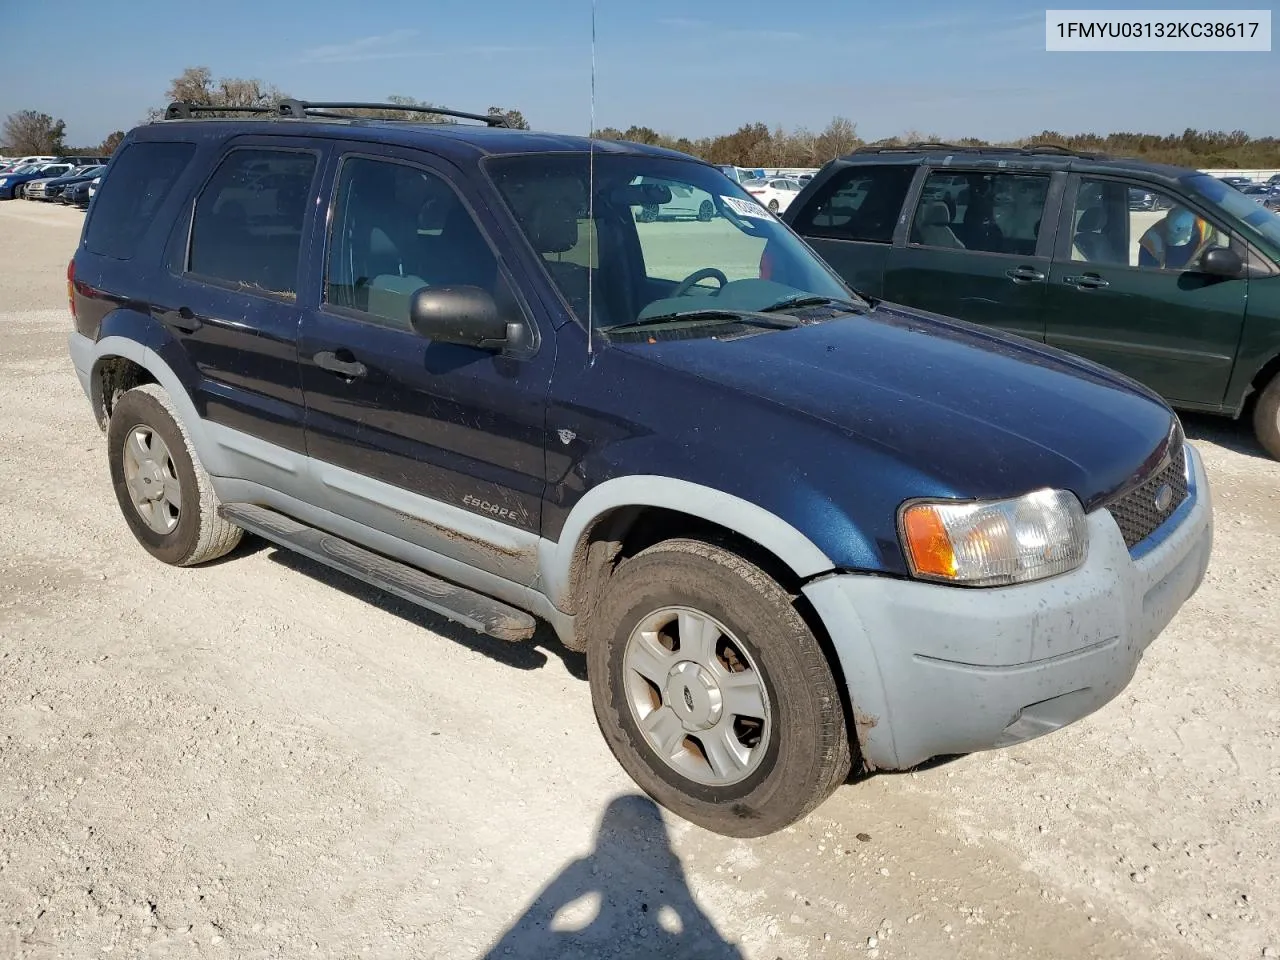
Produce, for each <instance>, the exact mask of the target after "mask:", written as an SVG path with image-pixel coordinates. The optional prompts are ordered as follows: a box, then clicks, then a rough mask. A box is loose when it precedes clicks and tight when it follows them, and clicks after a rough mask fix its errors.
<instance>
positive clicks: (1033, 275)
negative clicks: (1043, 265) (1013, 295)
mask: <svg viewBox="0 0 1280 960" xmlns="http://www.w3.org/2000/svg"><path fill="white" fill-rule="evenodd" d="M1004 275H1005V276H1006V277H1008V278H1009V279H1010V280H1012V281H1013V282H1014V283H1036V282H1038V281H1040V280H1043V279H1044V274H1043V273H1041V272H1040V271H1039V270H1037V269H1036V268H1035V267H1014V268H1013V269H1012V270H1006V271H1005V272H1004Z"/></svg>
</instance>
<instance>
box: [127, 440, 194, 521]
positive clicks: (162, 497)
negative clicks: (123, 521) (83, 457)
mask: <svg viewBox="0 0 1280 960" xmlns="http://www.w3.org/2000/svg"><path fill="white" fill-rule="evenodd" d="M124 483H125V487H126V488H127V489H128V491H129V498H130V499H131V500H132V501H133V507H134V509H135V510H137V511H138V516H140V517H142V519H143V522H145V523H146V525H147V526H148V527H150V528H151V529H152V530H154V531H155V532H156V533H171V532H172V531H173V528H174V527H176V526H177V525H178V517H179V515H180V511H181V508H182V484H181V483H179V482H178V472H177V470H176V469H175V468H174V465H173V457H171V456H170V455H169V448H168V447H167V446H165V442H164V441H163V440H162V439H160V434H158V433H156V432H155V431H154V430H152V429H151V428H150V427H148V426H145V425H142V424H139V425H138V426H136V427H134V428H133V429H132V430H131V431H129V436H128V437H126V438H125V441H124Z"/></svg>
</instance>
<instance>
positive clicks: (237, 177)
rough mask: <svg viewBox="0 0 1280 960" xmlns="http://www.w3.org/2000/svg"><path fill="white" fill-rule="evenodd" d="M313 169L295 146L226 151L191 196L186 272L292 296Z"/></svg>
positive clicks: (306, 155) (312, 158) (310, 157)
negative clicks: (201, 187)
mask: <svg viewBox="0 0 1280 960" xmlns="http://www.w3.org/2000/svg"><path fill="white" fill-rule="evenodd" d="M315 169H316V158H315V156H314V155H312V154H310V153H302V152H300V151H293V150H266V149H239V150H233V151H232V152H231V153H229V154H228V155H227V156H226V157H225V158H224V159H223V161H222V162H221V163H220V164H218V168H217V169H216V170H215V171H214V172H213V177H212V178H211V179H210V180H209V182H208V184H206V185H205V188H204V190H203V191H202V192H201V194H200V197H199V199H197V200H196V207H195V214H194V216H193V218H192V225H191V248H190V253H189V254H188V259H187V270H188V271H189V272H190V273H193V274H198V275H200V276H202V277H209V278H211V279H215V280H222V281H224V282H226V283H229V284H234V285H236V286H237V287H240V288H241V289H244V290H246V291H254V292H259V293H271V294H275V295H277V296H281V297H285V298H286V299H290V300H292V299H294V298H295V297H296V296H297V289H298V251H299V249H300V248H301V245H302V225H303V221H304V219H305V217H306V212H307V201H308V199H309V198H310V197H311V195H312V179H313V177H314V174H315ZM114 176H115V174H112V177H114Z"/></svg>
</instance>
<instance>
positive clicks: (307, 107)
mask: <svg viewBox="0 0 1280 960" xmlns="http://www.w3.org/2000/svg"><path fill="white" fill-rule="evenodd" d="M278 109H279V112H280V116H282V117H295V118H298V119H301V118H303V117H306V116H308V115H310V116H314V117H341V118H342V119H350V118H349V117H347V116H346V115H345V114H341V113H331V112H329V111H333V110H402V111H404V112H406V113H424V114H428V115H435V116H441V117H459V118H460V119H463V120H478V121H479V122H481V123H484V124H487V125H488V126H491V127H510V126H511V124H510V123H508V122H507V118H506V117H504V116H495V115H489V114H481V113H467V112H466V111H463V110H451V109H449V108H448V107H431V106H418V105H416V104H406V103H361V102H343V101H324V102H318V101H311V100H292V99H290V100H282V101H280V105H279V108H278Z"/></svg>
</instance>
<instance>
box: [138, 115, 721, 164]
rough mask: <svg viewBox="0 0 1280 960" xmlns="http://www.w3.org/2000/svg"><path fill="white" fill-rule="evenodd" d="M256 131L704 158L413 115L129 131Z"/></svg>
mask: <svg viewBox="0 0 1280 960" xmlns="http://www.w3.org/2000/svg"><path fill="white" fill-rule="evenodd" d="M254 134H257V135H263V136H287V137H313V138H322V139H342V140H358V141H362V142H365V143H381V144H388V145H392V146H402V147H419V148H420V147H430V149H431V150H432V151H433V152H436V153H439V154H441V155H444V156H446V157H447V158H449V159H454V160H461V159H478V158H481V157H491V156H511V155H517V154H525V153H586V152H587V151H588V149H593V150H594V151H595V152H596V153H597V154H633V155H641V156H652V157H668V158H674V159H681V160H688V161H692V162H695V163H703V162H704V161H702V160H700V159H698V158H696V157H692V156H690V155H689V154H686V153H680V152H679V151H676V150H669V149H666V148H665V147H657V146H651V145H649V144H642V143H632V142H630V141H625V140H604V139H598V138H597V139H594V140H592V139H588V138H587V137H584V136H575V135H571V134H560V133H545V132H539V131H533V130H515V129H511V128H509V127H490V126H483V125H480V124H471V123H439V122H436V123H431V122H421V123H419V122H414V121H410V120H366V119H362V118H350V119H347V118H343V119H338V118H332V119H330V118H323V119H322V118H318V117H306V118H297V119H286V118H276V117H271V118H264V119H245V118H242V117H232V118H199V119H195V118H193V119H178V120H168V119H166V120H156V121H153V122H151V123H147V124H143V125H142V126H138V127H135V128H134V129H133V130H131V131H130V133H129V136H130V138H131V139H138V140H167V139H173V138H174V137H175V135H179V136H181V138H182V139H209V140H223V139H228V138H230V137H233V136H248V135H254Z"/></svg>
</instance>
